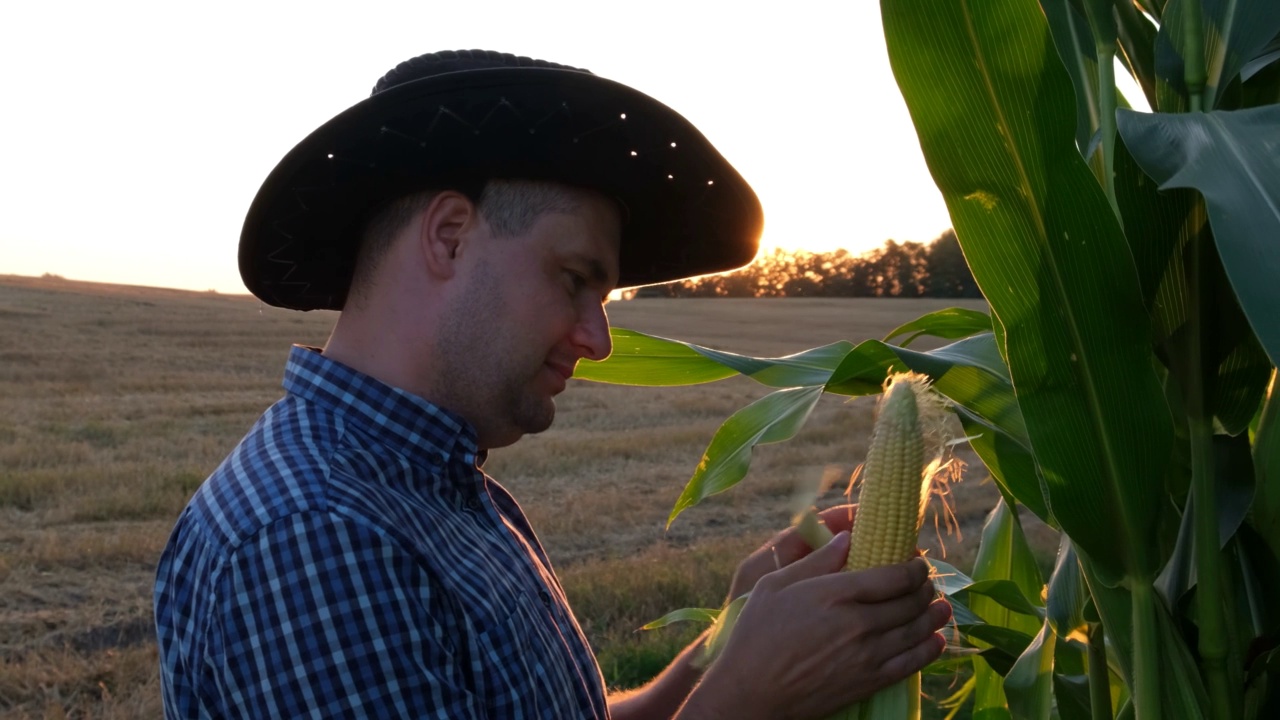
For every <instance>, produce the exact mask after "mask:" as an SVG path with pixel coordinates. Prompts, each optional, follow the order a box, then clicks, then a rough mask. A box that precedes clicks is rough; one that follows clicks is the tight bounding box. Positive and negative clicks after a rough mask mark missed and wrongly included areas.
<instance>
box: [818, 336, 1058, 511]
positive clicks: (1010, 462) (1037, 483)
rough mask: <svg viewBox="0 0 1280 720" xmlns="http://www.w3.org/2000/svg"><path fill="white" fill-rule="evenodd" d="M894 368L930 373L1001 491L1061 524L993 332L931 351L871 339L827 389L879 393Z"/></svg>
mask: <svg viewBox="0 0 1280 720" xmlns="http://www.w3.org/2000/svg"><path fill="white" fill-rule="evenodd" d="M891 369H892V370H894V371H899V370H903V369H909V370H914V371H915V372H918V373H923V374H925V375H928V376H929V377H930V378H931V379H932V380H933V386H934V388H935V389H937V390H938V392H940V393H942V394H943V395H944V396H946V397H947V399H949V400H951V401H952V402H953V403H955V409H956V414H957V415H958V416H959V418H960V421H961V424H962V425H963V427H964V431H965V434H966V435H967V436H968V437H970V440H969V444H970V446H971V447H972V448H973V450H974V452H976V453H977V454H978V457H980V458H981V459H982V462H983V464H984V465H986V467H987V469H988V471H990V472H991V475H992V477H994V478H995V479H996V482H998V483H999V484H1000V487H1001V489H1002V491H1003V492H1005V493H1006V494H1010V495H1013V496H1015V497H1017V498H1019V500H1020V501H1021V502H1022V503H1023V504H1024V505H1025V506H1026V507H1027V508H1029V509H1030V510H1031V511H1032V512H1034V513H1035V514H1036V516H1037V517H1039V518H1040V519H1042V520H1044V521H1045V522H1047V523H1049V524H1050V525H1054V526H1055V527H1056V526H1057V521H1056V520H1055V519H1054V518H1053V517H1052V514H1051V512H1050V510H1049V506H1048V503H1047V502H1046V500H1045V494H1044V485H1043V482H1042V479H1041V477H1040V475H1039V471H1038V469H1037V468H1036V466H1035V460H1034V459H1033V458H1032V455H1031V441H1030V439H1029V438H1028V437H1027V429H1026V424H1025V423H1024V422H1023V420H1022V414H1021V411H1020V410H1019V408H1018V401H1017V398H1016V397H1015V396H1014V393H1013V385H1012V384H1011V382H1010V380H1009V371H1008V369H1007V368H1006V367H1005V364H1004V361H1003V360H1002V359H1001V357H1000V353H999V350H998V348H997V345H996V337H995V335H994V334H992V333H981V334H979V335H974V336H973V337H969V338H965V339H964V340H960V341H958V342H955V343H952V344H950V345H947V346H944V347H941V348H937V349H934V350H930V351H928V352H918V351H915V350H910V349H907V348H902V347H897V346H893V345H886V344H885V343H882V342H879V341H875V340H868V341H866V342H863V343H860V344H859V345H858V346H857V347H856V348H854V349H853V351H852V352H850V353H849V355H848V356H847V357H846V358H845V359H844V361H843V362H842V363H841V364H840V367H838V368H837V369H836V370H835V372H834V373H832V376H831V382H829V383H828V385H827V391H828V392H834V393H837V394H848V395H861V394H866V393H870V392H879V390H880V385H881V383H882V382H883V378H884V377H885V375H886V373H887V372H888V371H889V370H891Z"/></svg>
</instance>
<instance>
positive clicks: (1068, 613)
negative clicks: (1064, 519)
mask: <svg viewBox="0 0 1280 720" xmlns="http://www.w3.org/2000/svg"><path fill="white" fill-rule="evenodd" d="M1088 599H1089V590H1088V588H1086V587H1085V584H1084V577H1083V576H1082V575H1081V574H1080V563H1079V561H1078V560H1076V551H1075V548H1073V547H1072V546H1071V539H1070V538H1068V537H1067V536H1066V535H1063V536H1062V537H1061V539H1060V541H1059V543H1058V558H1057V560H1056V561H1055V563H1054V566H1053V574H1052V575H1050V576H1049V592H1048V599H1047V600H1046V602H1045V609H1046V610H1047V611H1048V616H1049V622H1050V623H1051V624H1052V625H1053V631H1054V632H1056V633H1057V634H1058V636H1059V637H1066V636H1068V635H1070V634H1071V633H1073V632H1075V631H1076V630H1078V629H1080V628H1081V627H1082V626H1083V625H1084V624H1085V620H1084V606H1085V603H1087V602H1088Z"/></svg>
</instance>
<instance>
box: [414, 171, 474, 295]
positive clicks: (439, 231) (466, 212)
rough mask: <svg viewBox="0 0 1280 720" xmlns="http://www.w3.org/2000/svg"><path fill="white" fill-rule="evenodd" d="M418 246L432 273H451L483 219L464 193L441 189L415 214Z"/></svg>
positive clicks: (443, 275) (442, 275)
mask: <svg viewBox="0 0 1280 720" xmlns="http://www.w3.org/2000/svg"><path fill="white" fill-rule="evenodd" d="M418 221H419V225H418V235H417V243H418V248H419V250H420V251H421V252H422V257H423V260H424V262H425V264H426V267H427V270H428V271H429V272H430V273H431V274H432V275H434V276H436V277H441V278H447V277H452V276H453V274H454V272H455V271H456V267H457V262H458V259H459V257H460V256H461V254H462V252H463V250H464V248H465V247H466V246H467V244H468V242H469V240H470V238H471V237H472V236H474V235H475V234H476V232H477V231H478V230H479V229H480V228H481V226H482V225H483V222H482V221H481V219H480V213H479V211H478V210H477V209H476V205H475V203H473V202H472V201H471V199H470V198H468V197H467V196H466V195H463V194H462V193H460V192H456V191H453V190H445V191H443V192H441V193H439V194H437V195H436V196H435V197H434V198H432V200H431V202H430V204H428V205H427V209H426V210H424V211H423V212H422V214H421V215H419V216H418Z"/></svg>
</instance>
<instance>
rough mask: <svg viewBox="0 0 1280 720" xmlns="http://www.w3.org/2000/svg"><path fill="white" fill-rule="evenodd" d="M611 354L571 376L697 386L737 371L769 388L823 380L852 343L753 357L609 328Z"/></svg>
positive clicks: (580, 366) (587, 363) (583, 364)
mask: <svg viewBox="0 0 1280 720" xmlns="http://www.w3.org/2000/svg"><path fill="white" fill-rule="evenodd" d="M610 335H611V337H612V339H613V353H612V354H611V355H610V356H609V357H608V358H607V359H605V360H602V361H599V362H594V361H590V360H586V361H583V362H580V363H578V367H577V369H576V370H575V371H574V377H576V378H579V379H582V380H591V381H593V382H603V383H613V384H618V385H645V386H651V387H658V386H675V385H696V384H699V383H707V382H714V381H716V380H723V379H725V378H727V377H732V376H734V375H737V374H742V375H746V376H747V377H749V378H751V379H753V380H755V381H756V382H759V383H760V384H762V385H767V386H769V387H778V388H785V387H799V386H803V385H822V384H823V383H825V382H827V380H828V379H829V378H830V377H831V372H832V371H833V370H835V368H836V367H837V366H838V365H839V364H840V361H841V360H843V359H844V357H845V356H846V355H848V354H849V351H850V350H852V349H853V345H852V344H850V343H848V342H844V341H841V342H835V343H831V344H830V345H824V346H822V347H818V348H813V349H812V350H806V351H804V352H801V353H797V354H795V355H788V356H787V357H781V358H756V357H749V356H746V355H738V354H736V353H731V352H724V351H721V350H714V349H712V348H706V347H702V346H700V345H695V344H693V343H687V342H683V341H681V340H668V339H666V338H660V337H655V336H652V335H646V334H644V333H640V332H636V331H634V330H626V329H624V328H613V329H612V330H610Z"/></svg>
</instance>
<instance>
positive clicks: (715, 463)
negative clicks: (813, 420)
mask: <svg viewBox="0 0 1280 720" xmlns="http://www.w3.org/2000/svg"><path fill="white" fill-rule="evenodd" d="M821 397H822V386H821V385H816V386H813V387H800V388H787V389H784V390H777V391H775V392H773V393H770V394H768V395H765V396H764V397H762V398H760V399H759V400H756V401H755V402H753V403H751V404H750V405H748V406H746V407H744V408H742V409H741V410H739V411H737V412H735V413H734V414H733V415H731V416H729V419H728V420H725V421H724V423H723V424H722V425H721V426H720V429H719V430H717V431H716V434H715V436H714V437H712V438H711V444H710V445H708V446H707V449H706V451H705V452H703V454H702V461H701V462H699V463H698V468H697V469H696V470H695V471H694V473H693V477H691V478H690V479H689V482H688V484H686V485H685V488H684V491H683V492H681V493H680V497H679V498H678V499H677V500H676V504H675V507H674V508H672V510H671V515H670V516H669V517H668V518H667V527H668V528H669V527H671V523H673V522H675V519H676V517H677V516H678V515H680V513H682V512H684V511H685V510H687V509H688V508H691V507H693V506H694V505H697V504H698V503H699V502H701V501H702V500H704V499H706V498H707V497H709V496H711V495H715V494H716V493H720V492H724V491H725V490H728V489H729V488H731V487H733V486H734V485H737V484H738V483H739V482H740V481H741V480H742V478H743V477H745V476H746V474H747V470H748V469H749V468H750V467H751V451H752V450H753V449H754V448H755V446H756V445H759V444H761V443H775V442H781V441H783V440H789V439H791V437H793V436H794V435H795V434H796V432H798V431H799V430H800V428H801V427H802V426H803V425H804V422H805V420H807V419H808V418H809V413H810V412H812V411H813V407H814V406H815V405H817V403H818V399H819V398H821Z"/></svg>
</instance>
